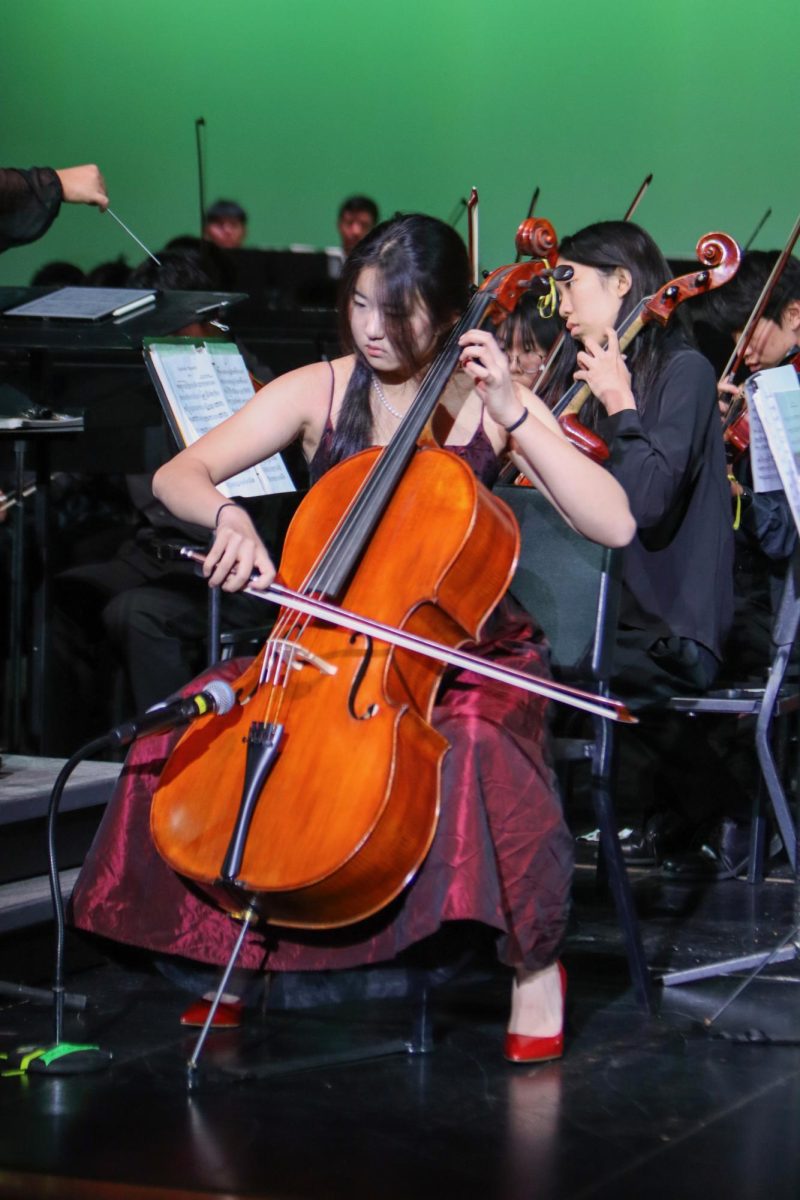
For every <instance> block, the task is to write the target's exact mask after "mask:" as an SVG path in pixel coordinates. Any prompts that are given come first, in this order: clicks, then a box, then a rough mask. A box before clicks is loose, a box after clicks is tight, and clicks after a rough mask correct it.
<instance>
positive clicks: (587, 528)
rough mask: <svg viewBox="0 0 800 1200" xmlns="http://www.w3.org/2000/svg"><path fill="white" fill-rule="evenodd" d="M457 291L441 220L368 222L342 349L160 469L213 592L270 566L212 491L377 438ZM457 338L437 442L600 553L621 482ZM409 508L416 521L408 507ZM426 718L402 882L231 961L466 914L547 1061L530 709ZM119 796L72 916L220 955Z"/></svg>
mask: <svg viewBox="0 0 800 1200" xmlns="http://www.w3.org/2000/svg"><path fill="white" fill-rule="evenodd" d="M468 281H469V267H468V262H467V256H466V253H465V249H464V246H463V243H462V242H461V239H460V238H459V237H458V235H457V234H455V233H454V232H453V230H452V229H451V228H450V227H449V226H448V225H446V224H444V223H443V222H441V221H438V220H436V219H434V218H431V217H426V216H422V215H411V216H402V217H397V218H395V219H393V220H391V221H387V222H384V223H383V224H381V225H379V226H377V227H376V228H375V229H373V230H372V231H371V232H370V233H369V234H368V235H367V236H366V237H365V238H364V240H363V241H362V242H360V243H359V245H358V246H357V247H356V248H355V249H354V250H353V252H352V254H351V255H350V256H349V258H348V260H347V263H346V264H345V268H344V273H343V276H342V291H341V315H342V318H343V330H342V334H343V341H344V345H345V346H346V347H347V348H348V350H349V353H347V354H345V356H344V357H342V358H338V359H336V360H334V361H333V362H332V363H319V364H313V365H310V366H307V367H303V368H301V369H299V370H297V371H293V372H291V373H290V374H288V375H285V376H282V377H280V378H278V379H277V380H275V381H273V382H272V383H270V384H268V385H267V386H266V387H265V388H263V389H262V390H261V391H260V392H258V393H257V394H256V396H255V397H254V398H253V399H252V400H251V401H250V403H249V404H248V405H246V406H245V408H244V409H242V410H241V411H240V412H239V413H238V414H237V415H236V417H235V418H232V419H231V420H229V421H227V422H225V423H224V424H222V425H220V426H218V427H217V428H216V429H215V430H214V431H213V432H212V433H211V434H209V435H208V436H207V437H205V438H203V439H201V440H200V441H198V442H196V443H195V444H194V445H193V446H192V447H191V448H190V449H188V450H186V451H184V452H182V453H181V454H180V455H178V456H177V457H176V458H175V459H173V460H172V462H171V463H168V464H167V465H166V466H165V467H162V468H161V470H160V471H159V472H158V474H157V476H156V479H155V484H154V487H155V491H156V494H157V495H158V497H159V499H161V500H162V501H163V503H165V504H166V505H167V507H168V508H170V509H171V510H172V511H173V513H174V514H175V515H176V516H177V515H179V516H181V517H183V518H188V519H191V520H192V521H194V522H197V523H200V524H204V525H206V526H208V527H209V528H214V529H215V531H216V533H215V538H214V542H213V545H212V547H211V550H210V551H209V553H208V555H207V558H206V564H205V574H206V576H207V577H208V580H209V583H210V584H211V585H212V586H219V587H222V588H223V589H224V590H226V591H236V590H237V589H239V588H241V587H242V586H244V585H245V584H246V583H247V581H248V580H250V578H251V576H252V575H253V574H254V573H255V575H256V577H257V579H256V583H255V586H262V587H263V586H266V585H267V584H268V583H269V582H270V580H271V579H272V578H273V575H274V571H275V568H274V566H273V564H272V563H271V561H270V559H269V556H268V554H267V551H266V549H265V547H264V545H263V544H262V542H261V541H260V539H259V537H258V535H257V533H256V531H255V529H254V527H253V525H252V523H251V522H250V519H249V517H248V516H247V514H246V513H245V512H244V510H243V509H241V508H240V507H239V506H237V505H236V504H235V503H232V502H229V501H226V500H225V498H224V497H223V496H222V494H221V493H220V492H219V491H218V490H217V486H216V485H217V484H218V483H219V482H221V481H222V480H224V479H225V478H227V477H229V476H230V475H232V474H235V473H236V472H237V471H239V470H241V469H242V468H243V466H244V465H245V464H252V463H255V462H258V461H261V460H262V459H264V458H265V457H267V456H268V455H270V454H272V453H274V452H275V451H276V450H278V449H280V448H282V447H284V446H286V445H287V444H288V443H289V442H291V441H292V440H293V439H295V438H298V437H299V438H301V439H302V444H303V449H304V452H305V454H306V457H307V459H308V461H309V464H310V469H311V474H312V478H314V479H317V478H319V477H320V476H321V475H322V474H323V473H324V472H325V471H326V470H327V469H328V468H329V467H330V466H332V465H333V464H335V463H336V462H338V461H340V460H342V459H344V458H346V457H347V456H349V455H350V454H353V453H354V452H356V451H357V450H359V449H361V448H362V447H366V446H369V445H375V444H384V443H387V442H388V441H389V440H390V439H391V438H392V435H393V434H394V432H395V431H396V429H397V428H398V426H399V424H400V422H401V421H402V418H403V415H404V413H405V412H406V411H407V410H408V408H409V406H410V404H411V402H412V400H413V398H414V396H415V394H416V391H417V389H418V387H419V384H420V380H421V379H422V377H423V375H424V373H425V370H426V368H427V366H428V364H429V363H430V362H431V361H432V360H433V359H434V357H435V355H436V353H437V350H438V349H439V347H440V345H441V344H442V342H443V340H444V337H445V336H446V334H447V332H448V331H449V330H450V329H451V328H452V326H453V325H454V323H455V321H456V319H457V317H458V315H459V313H460V311H461V310H462V309H463V308H464V306H465V305H466V301H467V296H468ZM461 346H462V351H461V370H459V371H457V372H456V373H455V374H454V376H453V378H452V380H451V382H450V384H449V385H448V387H447V389H446V391H445V393H444V396H443V405H442V409H443V416H444V420H443V422H442V424H443V426H444V433H443V438H442V440H443V441H444V444H445V446H446V447H447V448H449V449H452V451H453V453H455V454H458V455H460V456H461V457H462V458H463V459H465V460H466V462H467V463H468V464H469V465H470V466H471V467H472V468H473V469H474V471H475V473H476V474H477V475H478V477H479V478H480V479H481V480H482V481H483V482H485V483H487V484H491V483H492V481H493V480H494V478H495V477H496V475H497V472H498V470H499V459H500V457H501V456H502V455H503V454H504V453H505V452H506V451H507V450H509V449H511V450H513V452H514V454H515V457H516V459H517V460H518V461H519V463H520V468H521V469H523V470H525V471H526V473H527V474H528V475H529V476H530V478H531V479H532V480H533V481H534V482H535V483H536V485H537V486H538V487H539V488H540V489H541V490H542V491H543V492H544V493H545V495H547V496H548V497H549V498H550V500H551V501H552V503H553V504H554V505H555V506H556V507H557V508H558V509H559V511H560V512H561V513H562V514H563V515H564V516H565V518H566V519H567V520H568V521H569V522H570V523H571V524H572V525H573V526H574V527H575V528H576V529H578V530H579V531H580V532H581V533H583V534H584V535H585V536H587V537H589V538H592V539H594V540H598V541H602V542H604V543H606V544H609V545H623V544H625V543H626V542H627V541H628V540H629V538H630V537H631V536H632V534H633V521H632V518H631V515H630V510H629V507H628V504H627V501H626V499H625V495H624V492H623V490H622V488H621V487H620V485H619V484H618V483H617V482H616V481H615V480H614V479H613V478H612V477H611V476H610V475H608V473H607V472H605V471H603V470H602V469H601V468H599V467H597V466H596V465H595V464H594V463H591V462H590V461H589V460H588V459H585V458H584V457H583V456H582V455H581V454H580V453H579V452H578V451H576V450H575V449H573V447H572V446H571V445H570V444H569V443H568V442H567V441H566V439H565V438H564V437H563V435H562V433H561V431H560V429H559V428H558V426H557V424H556V422H555V421H554V420H553V419H552V417H551V416H550V414H549V413H548V412H547V410H546V408H545V407H544V405H543V404H542V403H541V401H539V400H538V398H536V397H532V396H531V395H530V393H528V392H525V391H523V390H522V389H521V388H520V387H518V386H517V385H515V384H514V383H513V382H512V380H511V378H510V374H509V369H508V364H507V361H506V358H505V355H504V354H503V352H502V351H501V349H500V348H499V346H498V344H497V342H496V341H495V339H494V337H493V336H492V334H490V333H488V332H484V331H481V330H474V331H472V332H471V333H468V334H466V335H465V336H464V337H463V339H462V341H461ZM419 513H420V520H419V527H420V529H424V522H425V497H424V496H420V497H419ZM488 624H489V626H490V628H487V630H486V631H485V634H484V640H483V642H482V644H481V647H480V650H481V652H483V653H487V654H492V655H493V656H497V657H499V659H500V660H501V661H502V660H504V659H505V660H506V661H513V662H514V664H515V665H516V666H518V667H519V666H522V667H523V669H524V667H525V666H526V665H527V666H528V667H529V668H530V669H532V670H537V671H538V670H541V669H542V668H543V667H544V658H545V651H544V650H543V647H542V644H541V637H540V635H539V634H538V633H537V632H536V630H535V629H534V628H533V626H532V624H531V622H530V620H529V618H528V617H527V616H526V615H525V614H521V613H520V612H518V611H513V610H512V608H511V606H510V605H509V604H508V603H505V602H504V603H503V604H501V606H500V609H499V610H498V611H497V612H496V613H495V614H494V616H493V618H491V619H490V621H489V623H488ZM434 723H435V725H436V727H437V728H438V729H439V730H440V731H441V732H442V733H443V734H444V735H445V737H446V738H447V739H448V741H449V742H450V744H451V749H450V751H449V752H448V754H447V755H446V758H445V766H444V773H443V779H442V812H441V817H440V821H439V825H438V828H437V831H436V835H435V837H434V841H433V845H432V846H431V849H430V851H429V853H428V856H427V858H426V859H425V861H424V863H423V865H422V867H421V869H420V871H419V873H418V875H417V877H416V878H415V880H414V881H413V882H412V884H411V885H410V887H408V888H407V889H406V890H405V892H404V893H403V894H402V895H401V896H400V897H399V898H398V901H397V902H395V903H393V904H392V905H390V906H389V908H388V909H385V910H384V911H383V912H382V913H378V914H377V915H376V916H375V917H373V918H370V919H369V920H368V921H365V922H361V923H359V924H357V925H353V926H349V927H347V928H345V929H340V930H336V931H334V934H333V935H331V936H330V937H326V936H324V935H323V934H319V933H315V935H314V936H313V937H307V938H304V937H303V935H302V933H298V932H297V931H284V930H280V929H277V928H274V927H273V928H270V929H269V930H268V931H267V932H266V935H265V937H266V941H264V940H263V939H262V937H261V936H260V935H253V936H251V937H250V940H249V942H248V943H247V944H246V946H245V950H244V954H243V959H242V961H243V963H244V964H245V965H247V966H251V967H261V968H262V969H266V970H268V971H280V970H314V969H331V968H335V967H350V966H354V965H359V964H365V963H374V962H378V961H385V960H387V959H391V958H394V957H395V956H396V955H397V954H398V953H399V952H401V951H402V950H403V949H405V948H406V947H407V946H410V945H412V944H414V943H417V942H419V941H421V940H422V939H424V938H426V937H428V936H430V935H432V934H433V933H435V932H436V930H437V929H438V928H439V927H440V926H441V925H442V924H443V923H444V922H446V921H452V920H471V921H476V920H477V921H480V922H482V923H484V924H487V925H489V926H491V927H493V928H494V929H495V930H497V931H498V932H499V939H498V953H499V956H500V959H501V961H502V962H504V963H506V964H507V965H508V966H509V967H512V968H514V972H515V974H514V981H513V992H512V1012H511V1018H510V1021H509V1026H508V1034H507V1038H506V1046H505V1050H506V1056H507V1057H508V1058H509V1059H511V1060H514V1061H527V1062H535V1061H540V1060H542V1059H547V1058H553V1057H558V1056H559V1055H560V1054H561V1052H562V1047H563V1000H564V989H565V984H564V975H563V972H562V971H561V970H560V969H559V964H558V961H557V956H558V952H559V947H560V945H561V942H562V939H563V936H564V929H565V921H566V916H567V906H568V897H569V891H570V882H571V858H572V855H571V838H570V834H569V832H568V830H567V828H566V825H565V823H564V820H563V815H562V812H561V808H560V803H559V799H558V796H557V792H556V788H555V783H554V779H553V775H552V772H551V768H550V765H549V760H548V753H547V748H546V740H547V739H546V733H545V721H544V710H543V706H542V704H541V703H540V702H539V701H533V702H531V701H530V700H529V699H528V698H527V696H526V697H525V698H523V694H522V693H520V694H519V695H511V694H510V692H509V690H506V689H498V688H496V687H494V686H487V684H486V683H485V682H481V683H480V686H476V683H475V681H473V680H471V679H470V678H469V677H468V676H464V675H461V676H457V677H454V678H452V679H449V680H448V683H447V686H446V687H444V688H443V691H442V694H441V696H440V699H439V702H438V703H437V705H436V708H435V712H434ZM314 736H315V737H317V736H324V730H316V731H314ZM165 747H166V743H164V744H163V745H162V746H160V747H155V748H153V747H152V746H151V747H150V748H149V749H148V750H147V751H146V752H145V757H144V758H142V759H140V760H139V761H138V767H135V768H134V769H133V771H132V772H131V773H130V775H129V779H130V780H131V783H130V784H129V789H130V788H135V789H136V792H137V796H138V798H139V799H141V796H142V789H143V788H144V789H145V790H149V789H151V788H152V787H153V786H154V784H155V782H156V779H155V776H154V774H153V773H152V772H151V774H150V775H148V770H149V768H148V767H147V765H146V764H147V763H148V762H150V763H152V762H154V761H155V762H162V761H163V752H162V751H163V750H164V749H165ZM312 749H313V747H309V753H311V752H312ZM124 790H125V789H124V788H123V789H122V794H121V795H120V796H119V797H118V799H117V802H116V810H115V813H114V814H112V816H111V817H110V818H109V820H108V823H107V825H106V829H105V832H102V831H101V835H100V837H99V839H98V842H97V843H96V845H95V847H94V848H93V850H92V852H91V854H90V856H89V859H88V860H87V865H86V867H85V868H84V872H83V873H82V876H81V880H80V881H79V884H78V886H77V888H76V893H75V906H74V913H75V919H76V922H77V924H78V925H79V926H81V927H82V928H85V929H91V930H93V931H95V932H98V933H101V934H104V935H105V936H106V937H112V938H118V939H120V940H123V941H128V942H133V943H134V944H138V945H143V946H146V947H148V948H149V949H151V950H155V951H160V952H162V953H163V952H166V953H170V954H180V955H183V956H185V957H188V958H191V959H195V960H200V961H205V962H211V963H215V962H216V963H223V962H224V961H225V960H226V958H227V953H228V951H229V949H230V945H231V944H232V940H233V939H232V937H231V936H230V935H231V933H233V931H232V930H231V929H230V926H231V922H230V920H229V919H228V918H227V917H226V916H224V915H223V914H222V913H220V912H218V911H217V910H216V909H214V908H212V907H211V905H209V904H207V903H205V902H204V901H203V900H202V899H199V898H198V897H197V896H196V895H195V894H194V893H193V892H192V891H190V890H189V889H187V888H186V887H185V886H184V885H183V883H182V881H180V880H179V879H178V878H177V877H176V876H174V875H173V874H172V872H170V871H169V870H168V869H167V868H166V867H165V864H163V863H160V861H159V860H158V859H157V858H156V856H155V852H154V850H153V848H152V845H148V844H146V843H147V837H148V831H147V825H146V817H145V818H144V820H142V816H141V811H140V810H141V806H138V811H137V805H136V803H135V802H134V800H133V798H132V797H127V798H126V796H125V794H124ZM137 823H138V824H137ZM170 906H173V910H174V916H173V917H172V918H171V923H170V924H169V926H167V925H166V924H165V913H169V911H170Z"/></svg>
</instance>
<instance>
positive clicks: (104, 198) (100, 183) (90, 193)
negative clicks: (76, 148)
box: [56, 163, 108, 212]
mask: <svg viewBox="0 0 800 1200" xmlns="http://www.w3.org/2000/svg"><path fill="white" fill-rule="evenodd" d="M56 175H57V176H58V178H59V179H60V180H61V191H62V192H63V193H64V199H65V200H66V201H67V202H68V203H69V204H96V205H97V207H98V208H99V209H100V210H101V211H102V212H105V210H106V209H107V208H108V192H107V191H106V181H105V180H104V179H103V176H102V174H101V173H100V168H99V167H96V166H95V164H94V163H87V164H86V165H85V166H82V167H63V168H62V169H61V170H57V171H56Z"/></svg>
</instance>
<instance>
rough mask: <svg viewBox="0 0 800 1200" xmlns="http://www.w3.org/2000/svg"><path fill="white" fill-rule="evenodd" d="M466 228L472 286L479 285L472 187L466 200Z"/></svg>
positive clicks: (475, 204)
mask: <svg viewBox="0 0 800 1200" xmlns="http://www.w3.org/2000/svg"><path fill="white" fill-rule="evenodd" d="M467 230H468V238H469V273H470V282H471V283H472V286H473V287H480V282H481V269H480V252H479V249H478V189H477V188H475V187H474V188H473V189H472V191H471V192H470V194H469V200H468V201H467Z"/></svg>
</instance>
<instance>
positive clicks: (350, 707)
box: [347, 633, 380, 721]
mask: <svg viewBox="0 0 800 1200" xmlns="http://www.w3.org/2000/svg"><path fill="white" fill-rule="evenodd" d="M360 637H361V634H358V633H353V634H351V636H350V645H351V646H354V645H355V644H356V642H357V641H358V640H359V639H360ZM364 642H365V643H366V645H365V649H364V657H363V658H362V659H361V662H360V664H359V667H358V670H357V671H356V674H355V678H354V680H353V686H352V687H351V689H350V694H349V695H348V697H347V711H348V712H349V713H350V716H351V717H352V718H353V719H354V720H355V721H368V720H369V719H370V717H375V716H377V715H378V711H379V708H380V706H379V705H377V704H368V705H367V707H366V708H365V709H364V711H363V713H361V715H360V716H359V714H358V713H357V712H356V694H357V692H358V689H359V688H360V687H361V682H362V680H363V678H364V676H365V675H366V673H367V668H368V666H369V664H370V659H371V658H372V638H371V637H365V638H364Z"/></svg>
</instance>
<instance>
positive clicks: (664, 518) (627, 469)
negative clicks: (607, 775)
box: [550, 221, 733, 863]
mask: <svg viewBox="0 0 800 1200" xmlns="http://www.w3.org/2000/svg"><path fill="white" fill-rule="evenodd" d="M559 262H560V263H563V264H565V265H567V266H569V267H571V268H572V270H573V276H572V278H571V279H570V280H569V281H563V282H559V283H557V288H558V293H559V301H560V302H559V312H560V315H561V317H562V318H563V319H564V321H565V323H566V328H567V332H568V334H569V337H568V338H567V342H566V345H565V347H564V350H563V351H562V354H561V356H560V360H561V361H560V362H559V364H558V366H557V367H556V370H555V372H554V377H553V382H552V385H551V392H550V395H551V396H552V398H553V399H554V400H557V399H558V397H559V396H560V395H561V394H562V393H563V392H564V391H566V388H567V387H568V386H569V385H570V384H571V383H572V381H573V379H575V380H583V381H584V382H585V383H586V384H588V386H589V388H590V389H591V398H590V400H589V401H588V402H587V404H585V405H584V410H583V411H582V412H581V414H580V419H581V421H582V422H583V423H584V424H587V425H589V426H590V428H592V429H594V430H595V431H596V432H598V433H599V434H600V436H601V437H602V438H603V439H604V440H605V441H606V442H607V443H608V444H609V446H610V448H611V460H610V470H611V472H612V474H613V475H614V476H615V478H617V479H618V480H619V482H620V483H621V484H622V486H623V487H624V488H625V491H626V494H627V496H628V500H629V502H630V505H631V511H632V512H633V514H634V517H635V519H636V523H637V535H636V537H635V538H634V540H633V541H632V542H631V544H630V545H629V546H628V547H627V549H626V550H625V554H624V559H623V577H622V599H621V608H620V623H619V629H618V634H617V644H616V647H615V656H614V677H613V681H612V690H614V691H615V694H620V695H622V696H626V697H629V703H630V704H631V705H632V706H634V705H635V706H638V707H640V708H642V710H643V712H642V717H643V720H642V724H641V725H640V726H639V727H637V729H636V730H635V731H634V730H631V731H626V732H630V734H631V737H630V738H629V739H628V740H629V743H630V744H629V745H628V746H626V743H625V739H624V738H621V739H620V748H621V750H622V751H623V755H622V757H623V766H624V765H625V762H626V761H631V759H630V757H629V756H630V755H633V754H636V755H639V756H641V757H642V759H643V760H644V761H640V762H638V763H637V765H636V769H635V770H634V769H631V773H630V774H631V780H630V792H631V795H630V797H629V798H628V799H627V800H626V798H625V790H626V789H625V786H624V784H625V781H624V779H623V778H620V780H619V786H618V794H619V796H620V800H621V807H623V808H624V806H625V804H626V803H627V804H630V805H631V806H632V811H630V812H628V813H627V814H626V816H627V817H628V818H629V819H632V820H633V821H634V824H635V828H636V832H635V833H634V835H633V836H632V837H631V838H630V839H629V840H628V841H627V842H626V843H625V844H624V846H623V850H624V852H625V853H626V857H627V858H628V860H629V861H632V862H649V863H653V862H655V861H660V859H661V858H662V857H663V854H664V852H665V851H666V850H673V849H675V850H677V849H683V848H685V847H686V845H687V844H688V842H689V840H690V838H691V836H692V835H693V832H694V830H695V828H696V826H697V824H698V823H699V822H700V821H701V820H702V819H703V818H704V816H705V813H704V812H703V806H704V803H705V801H704V795H705V790H706V789H704V788H699V787H695V786H693V781H694V780H695V778H696V773H695V762H696V750H695V748H694V747H692V746H691V745H690V738H689V735H688V733H687V725H688V723H687V722H685V721H683V722H680V721H676V720H674V719H673V720H669V719H667V718H660V717H659V716H657V715H656V714H655V713H654V712H652V711H648V709H649V708H651V707H652V706H653V705H656V704H658V702H660V701H663V700H665V699H666V698H668V697H669V696H671V695H673V694H675V693H678V692H681V693H685V692H686V690H687V689H689V690H690V691H691V692H692V693H694V692H696V691H698V690H699V691H703V690H705V689H707V688H708V687H709V686H710V685H711V684H712V683H713V681H714V679H715V677H716V675H717V672H718V670H719V667H720V662H721V658H722V648H723V644H724V640H725V637H726V635H727V633H728V629H729V627H730V623H731V616H732V562H733V533H732V530H731V520H730V501H729V498H728V488H727V482H726V478H725V455H724V449H723V444H722V436H721V431H720V428H719V421H718V419H717V410H716V382H715V379H714V373H713V370H712V368H711V365H710V363H708V362H707V360H706V359H705V358H704V357H703V356H702V355H701V354H700V353H699V352H698V351H697V350H696V349H695V348H694V347H693V344H692V338H691V333H690V330H689V327H688V323H687V322H686V319H685V317H684V314H683V311H682V309H680V308H679V309H678V310H677V311H676V312H675V314H674V315H673V318H672V320H671V321H670V323H669V324H668V325H667V326H666V327H663V326H660V325H658V324H657V323H655V322H651V323H649V324H647V325H646V326H645V328H644V329H643V330H642V332H640V333H639V335H638V336H637V337H636V339H635V340H634V341H632V342H631V343H630V345H629V347H628V350H627V352H626V354H625V355H624V356H623V355H622V354H621V353H620V349H619V342H618V338H617V333H616V332H615V330H616V328H617V327H618V326H620V324H621V323H622V321H623V320H624V319H625V317H626V316H627V315H628V314H629V313H630V312H632V310H633V309H634V307H635V306H636V304H637V303H638V302H639V301H640V300H641V299H642V298H643V297H645V296H648V295H651V294H653V293H654V292H656V291H657V290H658V289H659V288H660V287H661V286H662V285H663V284H664V283H665V282H667V281H668V280H669V278H670V274H671V273H670V270H669V267H668V265H667V263H666V261H665V259H664V258H663V256H662V254H661V252H660V250H659V249H658V247H657V246H656V244H655V242H654V241H653V240H652V238H651V237H650V236H649V234H647V233H646V232H645V231H644V230H643V229H641V228H640V227H638V226H637V225H635V224H633V223H631V222H624V221H607V222H602V223H600V224H596V225H591V226H588V227H587V228H585V229H582V230H580V231H579V232H578V233H576V234H574V235H573V236H572V237H567V238H565V239H564V240H562V242H561V244H560V249H559ZM623 774H625V772H623ZM648 780H650V781H651V783H650V787H649V790H648V786H647V781H648Z"/></svg>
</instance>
